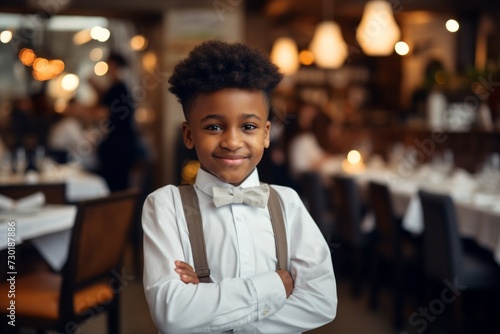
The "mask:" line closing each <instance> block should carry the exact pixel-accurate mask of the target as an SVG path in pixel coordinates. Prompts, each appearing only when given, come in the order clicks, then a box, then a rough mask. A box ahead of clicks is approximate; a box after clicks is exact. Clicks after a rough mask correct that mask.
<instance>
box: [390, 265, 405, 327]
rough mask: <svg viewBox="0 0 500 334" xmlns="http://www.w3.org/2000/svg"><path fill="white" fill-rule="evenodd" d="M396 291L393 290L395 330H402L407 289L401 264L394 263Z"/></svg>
mask: <svg viewBox="0 0 500 334" xmlns="http://www.w3.org/2000/svg"><path fill="white" fill-rule="evenodd" d="M393 272H394V273H393V275H394V278H393V279H394V289H393V292H392V293H393V304H394V305H393V307H394V312H393V314H394V328H396V329H401V326H402V318H403V310H404V306H405V305H404V304H405V303H404V302H405V289H404V281H403V269H402V268H401V265H400V264H399V263H394V268H393Z"/></svg>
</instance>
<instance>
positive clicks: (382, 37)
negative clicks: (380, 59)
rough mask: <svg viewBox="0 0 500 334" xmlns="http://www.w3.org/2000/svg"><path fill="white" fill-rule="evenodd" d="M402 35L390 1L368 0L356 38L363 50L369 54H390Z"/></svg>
mask: <svg viewBox="0 0 500 334" xmlns="http://www.w3.org/2000/svg"><path fill="white" fill-rule="evenodd" d="M400 35H401V31H400V30H399V27H398V25H397V24H396V21H395V20H394V16H393V14H392V8H391V5H390V4H389V2H387V1H382V0H375V1H368V2H367V3H366V5H365V10H364V12H363V17H362V18H361V22H360V24H359V26H358V29H357V30H356V40H357V41H358V43H359V45H360V46H361V49H362V50H363V52H364V53H365V54H367V55H369V56H388V55H390V54H391V53H392V52H393V51H394V45H395V44H396V42H397V41H398V40H399V37H400Z"/></svg>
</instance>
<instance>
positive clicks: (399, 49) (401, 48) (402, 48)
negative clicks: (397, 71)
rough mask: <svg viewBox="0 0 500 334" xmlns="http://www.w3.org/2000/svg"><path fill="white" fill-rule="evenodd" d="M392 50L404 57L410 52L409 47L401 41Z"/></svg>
mask: <svg viewBox="0 0 500 334" xmlns="http://www.w3.org/2000/svg"><path fill="white" fill-rule="evenodd" d="M394 50H395V51H396V53H397V54H398V55H400V56H406V55H407V54H408V52H410V47H409V46H408V44H406V43H405V42H403V41H399V42H397V43H396V45H395V46H394Z"/></svg>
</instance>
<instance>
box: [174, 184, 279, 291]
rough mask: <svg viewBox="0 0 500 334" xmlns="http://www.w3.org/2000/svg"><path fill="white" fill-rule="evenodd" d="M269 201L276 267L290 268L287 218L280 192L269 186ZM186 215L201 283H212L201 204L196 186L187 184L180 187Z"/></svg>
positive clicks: (195, 265)
mask: <svg viewBox="0 0 500 334" xmlns="http://www.w3.org/2000/svg"><path fill="white" fill-rule="evenodd" d="M269 191H270V192H269V201H268V203H267V207H268V210H269V215H270V217H271V224H272V226H273V233H274V244H275V245H276V257H277V259H278V263H277V268H276V269H285V270H287V268H288V246H287V242H286V228H285V220H284V218H283V210H282V209H281V203H280V199H279V197H278V193H277V192H276V190H274V189H273V188H272V187H269ZM179 192H180V195H181V201H182V207H183V209H184V217H186V223H187V226H188V231H189V241H190V243H191V251H192V252H193V260H194V268H195V271H196V274H197V275H198V278H199V280H200V282H201V283H211V282H212V280H211V279H210V269H209V268H208V261H207V251H206V247H205V236H204V234H203V225H202V221H201V214H200V204H199V203H198V196H197V195H196V191H195V189H194V186H192V185H185V186H180V187H179Z"/></svg>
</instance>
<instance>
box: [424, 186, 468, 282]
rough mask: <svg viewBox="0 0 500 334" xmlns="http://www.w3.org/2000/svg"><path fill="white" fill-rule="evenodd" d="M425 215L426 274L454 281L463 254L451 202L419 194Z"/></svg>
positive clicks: (430, 195)
mask: <svg viewBox="0 0 500 334" xmlns="http://www.w3.org/2000/svg"><path fill="white" fill-rule="evenodd" d="M418 196H419V198H420V201H421V203H422V209H423V214H424V232H423V247H424V248H423V252H424V270H425V273H426V274H427V275H428V276H429V277H431V278H434V279H436V280H439V281H443V280H444V279H448V280H450V279H453V278H455V277H457V275H458V271H459V264H460V262H461V260H462V256H463V250H462V243H461V239H460V236H459V234H458V227H457V219H456V213H455V206H454V204H453V200H452V199H451V197H450V196H448V195H442V194H435V193H430V192H427V191H423V190H420V191H419V192H418Z"/></svg>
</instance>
